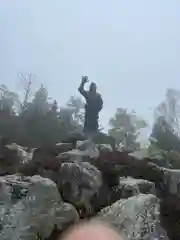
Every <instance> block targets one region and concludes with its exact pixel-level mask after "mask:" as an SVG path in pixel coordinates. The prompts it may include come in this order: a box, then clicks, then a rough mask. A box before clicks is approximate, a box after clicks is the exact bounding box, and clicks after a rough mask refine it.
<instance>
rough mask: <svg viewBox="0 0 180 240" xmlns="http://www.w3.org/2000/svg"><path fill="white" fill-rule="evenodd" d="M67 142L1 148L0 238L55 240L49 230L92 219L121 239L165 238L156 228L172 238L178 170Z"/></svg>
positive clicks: (179, 215) (177, 233)
mask: <svg viewBox="0 0 180 240" xmlns="http://www.w3.org/2000/svg"><path fill="white" fill-rule="evenodd" d="M70 140H71V142H70V143H69V142H68V141H64V142H63V143H58V144H56V145H55V146H52V147H49V148H45V149H43V148H38V149H29V150H28V149H25V148H22V147H21V146H18V145H15V144H14V145H13V146H12V145H5V146H4V147H3V150H2V149H1V150H2V151H1V155H0V156H1V158H0V174H1V177H0V188H1V191H0V201H1V205H0V209H1V211H0V218H1V219H2V220H1V224H0V227H1V228H0V239H2V240H5V239H13V240H17V239H23V240H29V239H35V237H36V236H37V235H39V236H40V237H41V239H47V238H48V239H51V240H52V239H53V240H54V238H51V237H52V236H53V235H52V233H54V232H55V231H56V232H57V233H59V232H61V231H63V230H64V229H65V228H66V227H67V226H69V225H70V224H73V223H76V222H77V221H79V218H95V219H96V217H97V218H98V219H99V218H100V219H102V220H103V221H108V222H109V223H111V224H113V225H114V226H116V227H117V229H118V230H119V231H121V232H123V234H124V236H125V237H127V238H128V239H147V240H151V239H154V238H157V239H167V236H166V233H165V230H164V229H163V228H165V229H166V230H167V234H168V237H169V239H173V240H176V239H179V237H180V230H179V229H180V227H179V224H178V221H179V219H180V204H179V202H180V201H179V200H180V192H179V191H180V188H179V179H180V170H172V169H166V168H163V167H160V166H157V165H156V164H154V163H152V162H151V161H150V160H149V159H148V158H144V159H141V160H139V159H137V158H135V157H134V156H130V155H129V154H128V153H126V152H120V151H118V150H112V147H111V146H109V145H105V144H95V143H93V142H91V141H89V140H86V141H82V140H83V139H82V138H80V136H78V135H74V136H73V137H72V138H71V139H70ZM77 140H78V141H77ZM74 146H76V148H75V149H74ZM8 174H11V175H8ZM159 209H160V211H159ZM25 210H26V211H25ZM97 214H98V215H97ZM96 215H97V216H96ZM144 216H146V217H144ZM17 219H18V221H17ZM175 220H176V223H175ZM173 221H174V222H173ZM170 223H173V228H172V227H169V226H170ZM146 225H148V229H151V230H147V229H146V227H145V226H146ZM152 226H153V227H152ZM9 229H10V230H9ZM132 229H133V231H132ZM15 236H17V237H15Z"/></svg>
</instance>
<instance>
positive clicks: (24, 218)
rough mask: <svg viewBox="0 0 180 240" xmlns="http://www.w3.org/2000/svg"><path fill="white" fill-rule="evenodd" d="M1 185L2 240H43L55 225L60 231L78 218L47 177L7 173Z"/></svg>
mask: <svg viewBox="0 0 180 240" xmlns="http://www.w3.org/2000/svg"><path fill="white" fill-rule="evenodd" d="M0 188H1V192H0V202H1V205H0V219H1V231H0V239H1V240H9V239H11V240H17V239H22V240H31V239H32V240H34V239H36V237H37V236H40V237H41V239H45V238H48V237H49V236H50V235H51V233H52V231H53V229H54V227H55V226H57V227H58V228H59V229H60V230H62V229H63V227H64V225H67V223H68V222H69V223H73V222H76V221H78V219H79V217H78V214H77V212H76V210H75V208H74V207H73V206H72V205H70V204H67V203H64V202H63V201H62V199H61V196H60V194H59V192H58V190H57V188H56V184H55V183H54V182H52V181H51V180H49V179H46V178H42V177H40V176H33V177H24V178H22V177H20V176H17V175H9V176H5V177H1V178H0Z"/></svg>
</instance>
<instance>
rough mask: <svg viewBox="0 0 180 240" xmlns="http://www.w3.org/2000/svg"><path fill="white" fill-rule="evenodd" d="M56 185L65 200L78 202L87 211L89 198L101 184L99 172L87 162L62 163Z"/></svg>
mask: <svg viewBox="0 0 180 240" xmlns="http://www.w3.org/2000/svg"><path fill="white" fill-rule="evenodd" d="M58 186H59V188H60V191H61V193H62V196H63V198H64V199H65V200H66V201H68V202H71V203H73V204H74V205H76V206H77V205H78V204H80V205H82V206H83V207H84V208H85V209H86V210H87V211H88V210H90V208H91V205H90V201H91V198H92V197H93V196H94V195H95V194H98V193H99V189H100V187H101V186H102V176H101V172H100V171H99V170H98V169H97V168H96V167H95V166H93V165H91V164H90V163H89V162H66V163H62V165H61V169H60V171H59V180H58Z"/></svg>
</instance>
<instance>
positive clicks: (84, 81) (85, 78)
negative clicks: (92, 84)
mask: <svg viewBox="0 0 180 240" xmlns="http://www.w3.org/2000/svg"><path fill="white" fill-rule="evenodd" d="M87 82H88V77H87V76H82V83H83V84H85V83H87Z"/></svg>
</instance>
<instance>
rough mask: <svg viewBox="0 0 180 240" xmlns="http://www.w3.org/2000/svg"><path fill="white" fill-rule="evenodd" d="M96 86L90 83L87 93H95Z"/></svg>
mask: <svg viewBox="0 0 180 240" xmlns="http://www.w3.org/2000/svg"><path fill="white" fill-rule="evenodd" d="M96 89H97V86H96V84H95V83H94V82H92V83H91V84H90V86H89V91H90V92H96Z"/></svg>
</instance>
